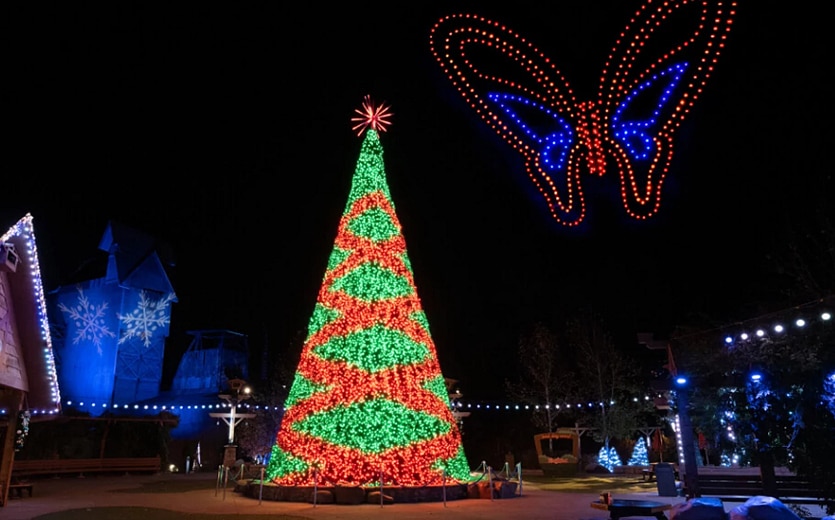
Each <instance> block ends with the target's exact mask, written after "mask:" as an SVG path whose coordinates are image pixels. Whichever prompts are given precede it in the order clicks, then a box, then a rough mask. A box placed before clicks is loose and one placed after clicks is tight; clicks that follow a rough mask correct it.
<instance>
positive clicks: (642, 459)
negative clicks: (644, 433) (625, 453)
mask: <svg viewBox="0 0 835 520" xmlns="http://www.w3.org/2000/svg"><path fill="white" fill-rule="evenodd" d="M627 465H628V466H649V454H648V453H647V443H646V441H645V440H644V438H643V437H639V438H638V442H636V443H635V448H634V449H633V450H632V457H630V458H629V462H628V463H627Z"/></svg>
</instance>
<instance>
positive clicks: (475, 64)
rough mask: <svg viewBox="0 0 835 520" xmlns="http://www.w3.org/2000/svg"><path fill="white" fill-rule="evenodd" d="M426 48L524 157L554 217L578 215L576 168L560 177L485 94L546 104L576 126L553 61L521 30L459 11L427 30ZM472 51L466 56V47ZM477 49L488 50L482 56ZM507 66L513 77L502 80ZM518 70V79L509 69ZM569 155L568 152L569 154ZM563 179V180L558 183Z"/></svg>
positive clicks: (569, 219) (570, 219) (581, 210)
mask: <svg viewBox="0 0 835 520" xmlns="http://www.w3.org/2000/svg"><path fill="white" fill-rule="evenodd" d="M430 48H431V50H432V52H433V54H434V55H435V57H436V59H437V60H438V62H439V63H440V65H441V67H443V69H444V71H445V72H446V74H447V76H448V77H449V79H450V80H451V81H452V83H453V84H454V85H455V87H456V88H457V89H458V92H460V93H461V95H462V96H463V97H464V99H466V100H467V101H468V102H469V103H470V105H471V106H472V107H473V109H475V111H476V112H477V113H478V114H479V115H480V116H481V118H482V119H483V120H484V121H485V122H486V123H487V124H488V125H490V126H491V127H492V128H493V129H494V130H495V131H496V132H497V133H498V134H499V135H501V136H502V137H503V138H504V139H505V140H506V141H507V142H508V143H510V145H511V146H513V147H514V148H515V149H516V150H517V151H518V152H519V153H521V154H522V156H523V157H524V159H525V168H526V169H527V172H528V176H529V177H530V178H531V180H532V181H533V182H534V184H535V185H536V187H537V188H538V189H539V191H540V193H541V194H542V196H543V197H544V198H545V200H546V202H547V204H548V207H549V209H550V212H551V214H552V215H553V217H554V218H555V219H556V220H557V221H558V222H560V223H563V224H565V225H569V226H571V225H574V224H577V223H579V222H580V221H582V220H583V217H584V215H585V203H584V201H583V192H582V186H581V184H580V178H579V169H578V168H575V167H573V164H574V162H573V160H572V159H571V158H569V161H568V162H569V163H570V164H571V165H572V167H570V168H564V169H563V170H564V171H565V172H566V173H565V175H564V178H563V179H558V178H555V177H553V176H552V175H550V174H549V172H548V171H547V170H546V169H545V168H544V167H543V160H542V157H541V153H540V149H539V146H537V143H535V142H532V141H531V138H530V136H529V135H527V134H526V133H525V132H524V130H523V129H521V128H519V125H518V124H517V123H516V122H514V121H513V118H512V116H511V114H508V113H506V112H504V111H502V110H500V109H499V107H497V106H496V104H495V103H493V102H491V101H490V99H489V98H488V93H490V92H491V91H494V90H501V91H503V92H510V93H516V94H518V95H519V96H520V97H521V98H524V99H528V100H533V101H534V102H536V103H538V104H539V106H542V107H551V108H553V109H554V110H555V111H556V112H558V113H559V114H560V115H562V116H563V117H565V118H567V119H569V121H570V124H571V125H572V126H574V127H576V124H577V122H578V121H577V120H575V119H574V118H573V111H574V110H575V105H576V101H575V100H574V96H573V94H572V92H571V89H570V88H569V86H568V83H567V82H566V81H565V79H564V78H563V77H562V75H561V74H560V73H559V71H558V70H557V69H556V68H555V67H554V66H553V64H552V63H551V62H550V61H549V60H548V58H546V57H545V55H544V54H542V53H541V52H540V51H539V50H537V49H536V47H534V46H533V45H532V44H531V43H529V42H527V41H526V40H525V39H524V38H522V37H521V36H520V35H518V34H516V33H514V32H512V31H511V30H510V29H508V28H507V27H505V26H503V25H501V24H499V23H497V22H493V21H491V20H488V19H486V18H483V17H480V16H475V15H469V14H459V15H450V16H447V17H444V18H442V19H441V20H440V21H439V22H438V23H437V24H436V25H435V27H433V29H432V31H431V34H430ZM471 51H472V52H473V53H474V54H476V56H475V58H473V59H470V52H471ZM481 52H486V53H487V54H489V57H490V58H493V59H484V56H483V55H482V54H481ZM503 69H509V70H510V72H511V74H512V76H511V77H514V79H512V80H506V79H504V74H505V72H507V70H503ZM518 70H523V71H524V72H525V73H526V74H524V75H523V76H522V77H521V78H517V77H515V76H518V74H514V72H516V71H518ZM569 155H570V156H572V155H573V154H571V153H569ZM561 181H562V182H561Z"/></svg>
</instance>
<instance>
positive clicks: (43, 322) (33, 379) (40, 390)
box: [0, 213, 61, 415]
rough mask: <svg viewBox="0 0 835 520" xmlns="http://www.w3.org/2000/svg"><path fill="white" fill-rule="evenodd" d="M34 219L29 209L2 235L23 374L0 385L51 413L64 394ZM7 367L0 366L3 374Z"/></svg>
mask: <svg viewBox="0 0 835 520" xmlns="http://www.w3.org/2000/svg"><path fill="white" fill-rule="evenodd" d="M32 220H33V219H32V215H31V214H28V213H27V214H26V215H25V216H24V217H23V218H21V219H20V220H19V221H18V222H17V223H16V224H15V225H13V226H12V227H11V228H9V230H8V231H7V232H6V233H5V234H3V235H2V236H0V251H2V252H3V256H2V262H0V268H3V269H4V271H5V273H4V274H5V275H6V279H7V280H8V284H7V288H8V290H9V294H8V295H7V301H8V302H10V303H11V311H12V316H13V319H14V325H15V326H16V328H17V330H16V332H17V338H18V340H19V344H18V345H17V348H19V350H20V352H19V354H20V355H21V359H20V360H19V361H20V363H22V366H21V367H20V371H21V376H23V377H21V378H20V379H19V383H15V382H14V381H13V380H12V379H10V378H6V379H2V380H0V381H3V382H0V386H10V387H13V388H15V389H16V390H20V391H23V392H25V394H26V401H25V403H24V407H25V408H27V409H29V410H30V412H31V413H32V414H33V415H38V414H45V415H49V414H58V413H59V412H60V407H61V395H60V391H59V386H58V376H57V373H56V371H55V358H54V355H53V351H52V339H51V337H50V333H49V320H48V318H47V313H46V303H45V300H44V290H43V285H42V281H41V269H40V264H39V261H38V248H37V244H36V242H35V231H34V225H33V223H32ZM7 310H8V309H7ZM2 346H3V345H0V348H2ZM8 369H9V367H0V375H2V374H3V370H8Z"/></svg>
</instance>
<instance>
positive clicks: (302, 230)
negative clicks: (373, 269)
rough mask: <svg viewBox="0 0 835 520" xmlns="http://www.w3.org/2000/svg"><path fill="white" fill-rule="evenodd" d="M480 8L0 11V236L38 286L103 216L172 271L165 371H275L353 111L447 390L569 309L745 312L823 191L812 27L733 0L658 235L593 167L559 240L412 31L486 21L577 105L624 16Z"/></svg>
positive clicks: (305, 311)
mask: <svg viewBox="0 0 835 520" xmlns="http://www.w3.org/2000/svg"><path fill="white" fill-rule="evenodd" d="M478 4H480V2H473V3H470V4H467V3H463V2H428V3H426V2H424V3H420V4H419V5H414V6H408V7H404V4H401V3H397V2H387V3H384V4H380V5H373V4H372V5H362V6H354V5H338V6H337V7H335V8H331V7H329V8H325V7H323V5H322V4H320V3H309V5H305V4H304V3H301V4H293V5H292V7H287V4H286V3H283V2H222V3H221V2H207V3H164V2H150V3H148V2H137V3H125V2H117V3H104V2H102V3H83V4H78V3H74V2H73V3H56V5H51V6H46V5H42V4H41V5H36V4H30V3H23V4H16V5H14V6H12V7H7V13H8V14H9V15H10V16H8V18H7V25H9V32H8V34H7V36H6V41H7V46H6V52H7V56H6V57H7V60H5V61H6V62H7V63H8V65H7V67H4V68H6V72H5V74H4V76H5V81H4V82H3V89H4V92H5V96H4V100H5V105H6V106H5V110H4V113H5V114H6V115H7V117H6V118H5V121H6V128H7V131H8V133H10V134H11V135H10V136H9V135H7V137H6V139H5V142H4V144H5V146H4V148H5V153H4V154H3V157H4V160H5V161H4V162H5V167H4V168H3V170H4V175H3V176H4V180H5V181H4V183H3V184H4V186H3V188H4V192H5V194H4V195H5V196H4V197H3V203H2V205H0V216H2V217H3V222H5V224H6V225H12V224H13V223H14V222H15V221H16V220H17V219H18V218H20V217H21V216H23V215H24V214H25V213H27V212H30V213H32V215H33V216H34V219H35V229H36V233H37V235H38V241H39V247H40V255H41V264H42V267H43V269H44V276H45V280H44V283H45V285H46V288H47V289H51V288H54V287H56V286H58V285H60V284H61V281H62V280H64V279H66V277H68V276H69V275H70V274H71V273H72V271H73V270H74V269H75V268H76V267H77V266H78V265H79V264H80V263H81V262H82V261H83V260H84V259H85V258H87V257H88V256H90V255H92V254H94V253H95V251H96V248H97V245H98V241H99V238H100V237H101V234H102V232H103V231H104V229H105V226H106V224H107V222H108V220H109V219H114V220H118V221H120V222H123V223H125V224H128V225H131V226H134V227H136V228H138V229H141V230H143V231H146V232H149V233H151V234H153V235H156V236H158V237H159V238H160V239H162V240H165V241H168V242H169V243H170V244H171V245H172V247H173V248H174V251H175V254H176V258H177V266H176V270H175V273H174V276H173V282H174V284H175V289H176V291H177V295H178V298H179V303H177V304H175V307H174V310H173V317H172V335H171V338H170V341H169V344H170V345H172V346H171V347H169V349H170V351H173V352H176V351H178V350H182V349H184V348H185V347H186V346H187V343H188V340H189V338H188V337H187V336H186V335H185V331H188V330H194V329H215V328H228V329H231V330H236V331H238V332H243V333H246V334H248V335H249V336H250V342H251V344H252V345H253V346H254V347H256V348H261V346H262V345H263V343H264V341H265V338H266V341H268V342H269V344H270V347H271V348H273V349H276V350H280V351H282V352H285V354H284V355H286V356H288V357H290V358H293V356H296V355H297V352H293V351H292V349H293V348H299V347H300V345H298V344H294V343H293V341H294V338H295V337H296V336H297V333H298V331H300V330H304V329H306V326H307V321H308V319H309V317H310V313H311V312H312V309H313V303H314V301H315V297H316V293H317V292H318V290H319V285H320V282H321V279H322V276H323V274H324V269H325V265H326V262H327V257H328V254H329V252H330V250H331V248H332V245H333V239H334V237H335V233H336V227H337V223H338V220H339V218H340V216H341V214H342V210H343V209H344V205H345V201H346V198H347V194H348V189H349V186H350V181H351V176H352V174H353V171H354V167H355V164H356V160H357V157H358V154H359V146H360V143H361V141H360V139H359V138H358V137H356V135H355V134H354V133H353V132H352V130H351V122H350V118H351V117H352V116H353V115H354V114H353V110H354V109H355V108H357V107H359V105H360V102H361V101H362V98H363V96H364V95H365V94H370V95H371V96H372V97H373V98H374V99H377V100H381V101H386V102H387V103H389V104H390V105H391V107H392V111H393V113H394V117H393V123H394V124H393V125H392V127H391V129H390V130H389V131H388V132H387V133H385V134H383V137H382V140H383V146H384V149H385V161H386V170H387V174H388V179H389V184H390V188H391V192H392V196H393V199H394V203H395V205H396V209H397V213H398V216H399V218H400V220H401V223H402V225H403V233H404V236H405V238H406V243H407V247H408V251H409V256H410V259H411V261H412V265H413V268H414V271H415V276H416V281H417V285H418V291H419V293H420V296H421V299H422V301H423V304H424V308H425V310H426V313H427V316H428V318H429V323H430V326H431V328H432V333H433V337H434V339H435V342H436V345H437V348H438V352H439V358H440V362H441V367H442V369H443V371H444V374H445V375H446V376H448V377H453V378H458V379H461V380H462V385H463V387H464V389H465V393H468V394H470V395H473V396H474V397H476V396H490V394H491V392H492V393H495V390H496V388H497V383H498V382H500V381H501V380H503V379H504V378H505V377H512V374H511V373H509V372H512V370H513V367H514V361H513V354H514V352H515V348H516V344H517V340H518V336H519V332H520V330H521V329H522V328H523V327H525V326H527V325H530V324H531V323H532V322H533V321H535V320H537V319H552V318H553V316H554V315H556V314H558V312H559V311H562V310H570V309H571V308H573V307H575V306H577V305H581V304H592V305H593V306H594V308H595V309H596V310H598V311H599V312H600V313H602V315H603V316H604V317H605V318H606V319H607V320H608V322H609V323H610V325H611V327H612V329H613V333H614V335H615V336H616V337H617V338H619V339H620V340H622V341H625V342H626V343H628V342H629V341H632V340H633V339H634V336H635V333H636V332H642V331H654V332H658V333H662V334H663V333H664V332H669V331H670V330H671V329H672V327H673V326H675V325H677V324H680V323H681V322H682V321H683V320H684V319H685V317H686V315H687V314H688V313H690V312H706V313H709V314H712V315H714V316H717V317H720V318H721V317H725V316H726V317H727V319H728V320H732V319H742V318H744V317H745V316H741V315H740V314H741V313H742V312H743V311H742V310H741V309H742V308H744V307H746V305H747V304H748V303H750V302H749V300H750V299H751V298H754V297H755V295H756V294H757V292H758V289H757V288H758V287H759V286H760V284H761V283H762V281H763V279H765V271H766V267H765V255H766V254H767V253H768V252H769V251H770V250H771V249H772V248H773V247H775V244H776V243H779V241H780V240H782V237H781V235H780V231H779V230H780V229H781V227H782V226H784V225H785V224H786V223H803V222H810V223H811V222H812V221H811V214H812V212H813V210H814V208H815V207H820V206H821V204H822V201H826V200H827V197H828V196H829V194H831V193H832V191H831V190H832V187H833V186H832V166H831V162H832V159H833V152H832V149H833V145H832V143H833V142H835V135H833V130H832V117H833V109H832V104H831V101H830V98H829V96H830V95H831V92H832V85H833V83H832V79H833V73H832V65H833V63H835V60H833V54H835V53H834V52H833V50H834V49H835V45H833V34H832V31H831V29H830V28H829V27H828V21H827V20H828V17H827V16H825V15H824V13H823V12H822V10H823V8H822V7H820V6H819V4H818V3H812V2H800V3H793V4H787V3H784V2H777V1H760V2H743V3H742V5H741V6H740V7H739V9H738V11H739V13H738V16H737V21H736V24H735V28H734V31H733V32H732V33H731V35H730V37H729V42H728V48H727V50H726V52H725V53H724V54H723V56H722V58H721V60H720V63H719V65H718V68H717V72H716V74H715V75H714V77H713V78H711V81H710V83H709V84H708V85H707V88H706V91H705V94H704V95H703V97H702V99H701V100H700V101H699V103H698V104H697V106H696V107H695V109H694V111H693V113H692V114H691V116H690V117H689V119H688V120H687V124H686V125H685V127H684V128H683V129H682V131H681V132H680V133H679V134H678V135H677V141H676V154H677V155H676V159H675V160H674V162H673V166H672V170H671V172H670V176H669V181H668V184H667V185H665V192H664V193H665V195H664V198H663V200H662V207H661V211H660V213H659V215H658V216H657V217H655V218H654V219H652V220H651V221H649V222H636V221H632V220H629V219H627V217H626V216H625V213H624V212H623V209H622V208H621V206H620V205H619V204H618V203H617V201H614V200H611V199H610V198H609V197H608V195H607V194H608V192H609V191H610V190H612V189H614V188H615V187H616V183H617V181H616V179H615V178H614V175H613V174H611V173H610V174H609V175H607V176H605V177H603V178H602V179H598V180H595V181H594V182H590V183H589V184H588V187H587V191H588V192H590V200H589V211H590V216H589V221H590V223H589V225H588V227H587V228H586V229H584V230H583V231H582V232H572V231H568V230H566V229H564V228H559V227H557V226H555V225H554V224H553V221H552V220H550V217H548V216H547V215H546V213H545V212H543V211H542V208H541V207H540V206H539V205H538V202H536V201H535V200H532V199H531V198H530V197H529V193H528V191H527V190H528V188H527V187H526V184H525V183H527V182H528V181H527V180H526V179H524V178H522V177H523V176H524V171H523V170H522V166H521V163H520V162H519V161H518V159H517V157H516V156H515V155H514V153H515V152H512V151H511V150H509V148H508V147H507V145H505V144H504V142H503V141H500V140H499V139H498V138H497V137H496V136H495V135H493V134H492V133H491V132H492V131H490V130H488V129H487V127H486V126H485V125H484V123H482V122H481V120H480V119H477V117H476V116H475V114H473V113H471V109H470V108H469V107H468V106H466V105H465V104H464V102H463V100H462V99H460V97H459V96H458V94H457V93H456V92H455V91H454V90H453V87H452V85H451V84H450V83H449V82H448V81H447V80H446V78H445V77H443V76H442V74H441V72H440V69H439V67H438V66H437V65H436V64H435V62H434V58H433V57H432V55H431V53H430V51H429V45H428V36H429V31H430V29H431V27H432V25H433V24H434V22H435V21H436V20H437V19H438V18H440V16H442V15H446V14H452V13H455V12H473V13H477V14H483V15H486V16H488V17H491V18H493V19H495V20H499V21H502V22H504V23H506V24H507V25H509V26H511V27H512V28H513V29H514V30H516V31H517V32H519V33H521V34H523V35H525V36H526V37H528V39H530V40H531V41H533V43H534V44H535V45H536V46H537V47H539V48H540V49H541V50H542V51H544V52H545V53H546V54H548V55H549V56H550V57H551V58H552V59H553V60H554V61H555V62H556V63H557V66H558V68H559V69H560V70H561V71H562V72H563V73H564V75H565V76H566V77H567V78H568V79H569V81H570V82H571V84H572V86H573V87H574V89H575V93H576V94H577V95H578V97H580V98H583V97H588V98H590V97H591V96H592V95H593V94H594V92H595V88H596V84H595V83H596V81H597V80H598V78H599V73H600V70H601V68H602V66H603V62H604V60H605V58H606V56H607V54H608V51H609V50H610V48H611V46H612V44H613V42H614V39H615V37H616V36H617V35H618V33H619V31H620V30H621V29H622V27H623V25H624V24H625V23H626V22H627V20H628V17H629V15H630V14H631V13H632V12H633V11H634V10H636V9H637V8H638V6H639V2H637V1H634V0H618V1H611V0H585V1H576V0H571V1H563V2H554V3H552V4H548V10H547V11H543V10H542V6H543V5H545V4H543V3H541V2H530V1H516V2H508V3H506V4H495V5H493V7H490V8H483V7H482V6H479V5H478ZM473 6H475V7H474V8H472V7H473ZM789 6H791V7H789ZM8 116H11V117H8ZM826 207H827V208H828V211H829V214H830V215H832V209H831V206H828V205H827V206H826ZM0 225H2V224H0ZM626 347H629V345H626ZM468 389H469V390H468Z"/></svg>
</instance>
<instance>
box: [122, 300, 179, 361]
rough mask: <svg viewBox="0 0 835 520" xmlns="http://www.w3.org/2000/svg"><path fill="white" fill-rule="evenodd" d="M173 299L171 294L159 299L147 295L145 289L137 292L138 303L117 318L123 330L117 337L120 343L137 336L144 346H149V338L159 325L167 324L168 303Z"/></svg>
mask: <svg viewBox="0 0 835 520" xmlns="http://www.w3.org/2000/svg"><path fill="white" fill-rule="evenodd" d="M173 300H174V295H173V294H168V295H166V296H163V297H162V298H160V299H159V300H153V299H151V298H149V297H148V295H147V294H146V293H145V291H140V293H139V303H138V304H137V306H136V308H135V309H134V310H133V311H132V312H131V313H129V314H125V315H121V314H120V315H119V320H120V321H121V323H122V326H124V328H125V332H124V334H123V335H122V337H121V338H119V344H120V345H121V344H122V343H124V342H125V341H127V340H128V339H130V338H133V337H138V338H141V339H142V343H143V344H144V345H145V346H146V347H150V346H151V339H152V338H153V337H154V332H156V331H157V330H158V329H159V328H160V327H164V326H166V325H168V322H169V318H168V312H167V310H168V304H169V303H170V302H171V301H173Z"/></svg>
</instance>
